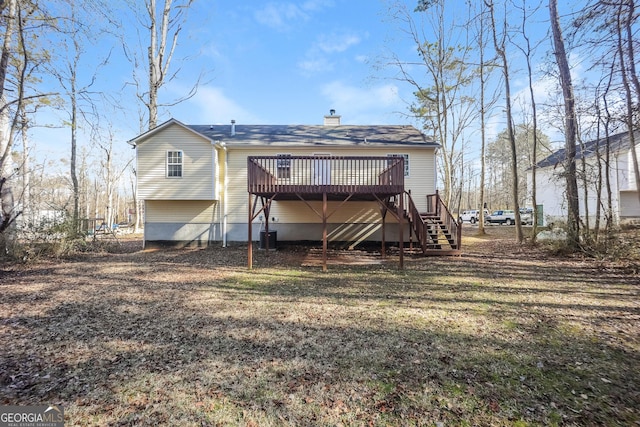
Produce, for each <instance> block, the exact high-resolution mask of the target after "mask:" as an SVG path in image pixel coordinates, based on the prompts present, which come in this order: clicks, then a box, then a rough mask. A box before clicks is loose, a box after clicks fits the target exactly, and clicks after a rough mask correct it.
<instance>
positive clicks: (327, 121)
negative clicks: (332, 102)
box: [324, 108, 340, 126]
mask: <svg viewBox="0 0 640 427" xmlns="http://www.w3.org/2000/svg"><path fill="white" fill-rule="evenodd" d="M324 125H325V126H340V116H336V110H334V109H333V108H332V109H331V110H329V115H328V116H324Z"/></svg>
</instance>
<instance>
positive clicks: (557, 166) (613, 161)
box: [527, 132, 640, 226]
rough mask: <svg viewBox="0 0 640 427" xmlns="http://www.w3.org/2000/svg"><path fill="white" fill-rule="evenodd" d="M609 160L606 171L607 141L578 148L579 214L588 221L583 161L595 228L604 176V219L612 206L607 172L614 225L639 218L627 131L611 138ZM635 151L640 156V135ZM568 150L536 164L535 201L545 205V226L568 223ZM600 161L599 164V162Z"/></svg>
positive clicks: (636, 137) (590, 212) (589, 209)
mask: <svg viewBox="0 0 640 427" xmlns="http://www.w3.org/2000/svg"><path fill="white" fill-rule="evenodd" d="M608 140H609V154H608V155H609V161H608V164H609V165H610V167H609V168H608V169H607V168H606V164H607V159H606V156H607V148H606V146H607V140H606V139H604V138H603V139H600V140H594V141H589V142H587V143H585V144H584V147H583V148H581V147H580V146H578V147H577V155H576V167H577V170H578V179H577V182H578V194H579V205H580V214H581V216H582V217H583V220H584V219H586V218H585V212H586V211H585V191H584V190H585V183H584V181H583V179H582V178H581V176H582V173H581V171H582V167H583V166H582V164H583V158H584V163H585V164H586V169H585V170H586V173H585V174H584V175H585V176H586V177H587V185H586V188H587V198H586V199H587V203H586V208H587V209H588V213H589V224H590V225H591V226H593V225H594V220H595V215H596V205H597V188H598V182H599V177H601V186H602V193H601V207H600V215H601V220H602V219H603V218H604V215H605V211H606V210H607V209H608V207H609V202H608V195H607V170H608V172H609V174H608V177H609V185H610V187H611V211H612V214H613V219H614V222H615V223H620V222H630V221H634V220H637V219H639V218H640V203H639V202H638V188H637V187H636V181H635V174H634V169H633V158H632V152H631V146H630V143H629V134H628V132H623V133H619V134H616V135H611V136H610V137H609V139H608ZM635 142H636V146H635V150H636V153H637V154H638V156H639V157H640V132H637V133H636V134H635ZM564 159H565V149H560V150H558V151H556V152H554V153H553V154H552V155H550V156H549V157H547V158H546V159H544V160H542V161H540V162H539V163H538V164H537V172H536V176H537V178H536V181H537V182H536V184H537V192H536V193H537V194H536V199H537V200H536V202H537V204H538V205H539V206H540V205H541V206H542V212H543V219H544V224H545V225H547V224H548V223H552V222H556V221H561V222H564V221H566V220H567V198H566V180H565V176H564V166H563V161H564ZM598 159H599V161H598ZM527 180H528V188H532V173H531V169H530V170H529V171H528V172H527Z"/></svg>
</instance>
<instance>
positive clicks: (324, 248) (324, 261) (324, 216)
mask: <svg viewBox="0 0 640 427" xmlns="http://www.w3.org/2000/svg"><path fill="white" fill-rule="evenodd" d="M322 271H327V193H326V191H325V192H324V193H322Z"/></svg>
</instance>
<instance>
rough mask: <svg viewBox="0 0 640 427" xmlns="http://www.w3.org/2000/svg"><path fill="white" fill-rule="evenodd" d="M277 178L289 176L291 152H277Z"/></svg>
mask: <svg viewBox="0 0 640 427" xmlns="http://www.w3.org/2000/svg"><path fill="white" fill-rule="evenodd" d="M277 167H278V178H281V179H289V178H291V154H278V160H277Z"/></svg>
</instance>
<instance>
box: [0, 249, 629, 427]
mask: <svg viewBox="0 0 640 427" xmlns="http://www.w3.org/2000/svg"><path fill="white" fill-rule="evenodd" d="M203 253H204V254H205V255H206V256H205V258H203V259H202V260H200V261H199V262H195V263H194V261H193V256H192V257H191V258H190V257H189V254H188V253H185V252H180V251H176V252H167V253H163V254H160V255H153V256H150V254H133V255H128V256H126V255H121V256H120V255H119V256H110V257H107V258H104V259H102V258H100V259H98V261H102V262H95V261H96V259H93V260H92V262H81V261H77V262H71V263H67V264H65V265H60V266H47V267H46V268H42V269H39V268H34V269H30V270H28V271H22V272H18V273H12V274H10V275H8V277H7V279H8V280H6V281H5V282H4V283H3V284H2V285H0V288H2V291H3V292H2V296H1V297H0V304H2V310H3V313H7V314H6V315H5V314H3V316H2V319H1V324H0V327H1V329H0V339H2V342H4V343H7V345H4V346H3V347H2V348H1V349H0V396H2V398H1V400H0V403H1V404H40V403H42V402H52V403H60V404H62V405H63V406H65V410H66V409H68V411H67V414H68V417H69V425H91V424H95V425H132V424H135V425H153V424H213V425H215V424H241V425H245V424H247V425H248V424H251V423H252V422H253V423H257V424H258V425H269V424H271V425H283V424H284V425H317V424H321V425H322V424H325V425H335V424H338V423H340V422H342V423H345V424H367V423H369V422H372V423H374V424H379V425H384V424H392V425H433V424H434V423H436V422H444V423H449V422H452V423H459V422H462V421H467V422H469V423H470V424H476V425H478V424H479V425H487V424H498V425H500V424H512V423H513V422H515V421H524V422H528V423H532V424H546V425H549V424H551V425H553V424H558V425H594V424H596V425H629V424H633V423H634V422H637V421H638V420H639V419H640V418H639V417H640V415H639V413H638V408H639V407H640V387H639V386H638V384H640V373H639V371H638V369H637V367H638V366H640V354H639V353H638V344H639V343H638V335H637V332H638V320H639V319H640V308H639V305H638V302H637V301H638V285H637V282H635V283H633V282H632V281H631V280H629V278H627V277H623V276H620V275H618V274H617V272H615V271H613V272H608V273H607V272H601V273H600V275H599V277H598V278H597V280H595V279H594V277H593V273H594V272H593V270H592V269H591V267H589V266H574V267H571V268H568V267H567V266H563V265H560V266H557V265H556V266H554V267H550V266H549V268H554V269H556V270H555V273H554V274H545V273H542V274H538V273H536V272H535V271H532V270H531V269H532V268H533V265H531V264H526V263H525V261H522V260H521V261H518V262H512V263H509V264H507V265H504V266H495V267H494V268H493V269H491V268H489V267H491V266H487V265H486V264H483V263H482V262H480V261H477V262H474V261H472V260H471V261H469V260H460V261H455V262H445V261H441V260H439V261H432V260H430V261H425V264H424V265H423V264H420V265H419V266H416V268H413V269H409V270H406V271H397V270H393V269H389V268H385V267H384V266H383V267H379V268H347V267H340V268H335V269H332V270H331V271H330V272H329V273H319V272H316V271H309V270H304V269H271V268H266V267H264V268H262V269H261V270H256V271H252V272H248V271H246V270H245V269H242V268H238V267H237V266H234V265H231V266H228V265H226V264H225V265H224V266H223V265H217V266H216V265H215V264H216V261H215V258H214V259H213V260H211V258H209V257H208V255H210V254H208V253H207V251H204V252H203ZM191 255H193V253H191ZM238 262H240V261H238ZM203 266H204V267H205V268H203ZM634 332H635V333H636V334H635V335H634Z"/></svg>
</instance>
